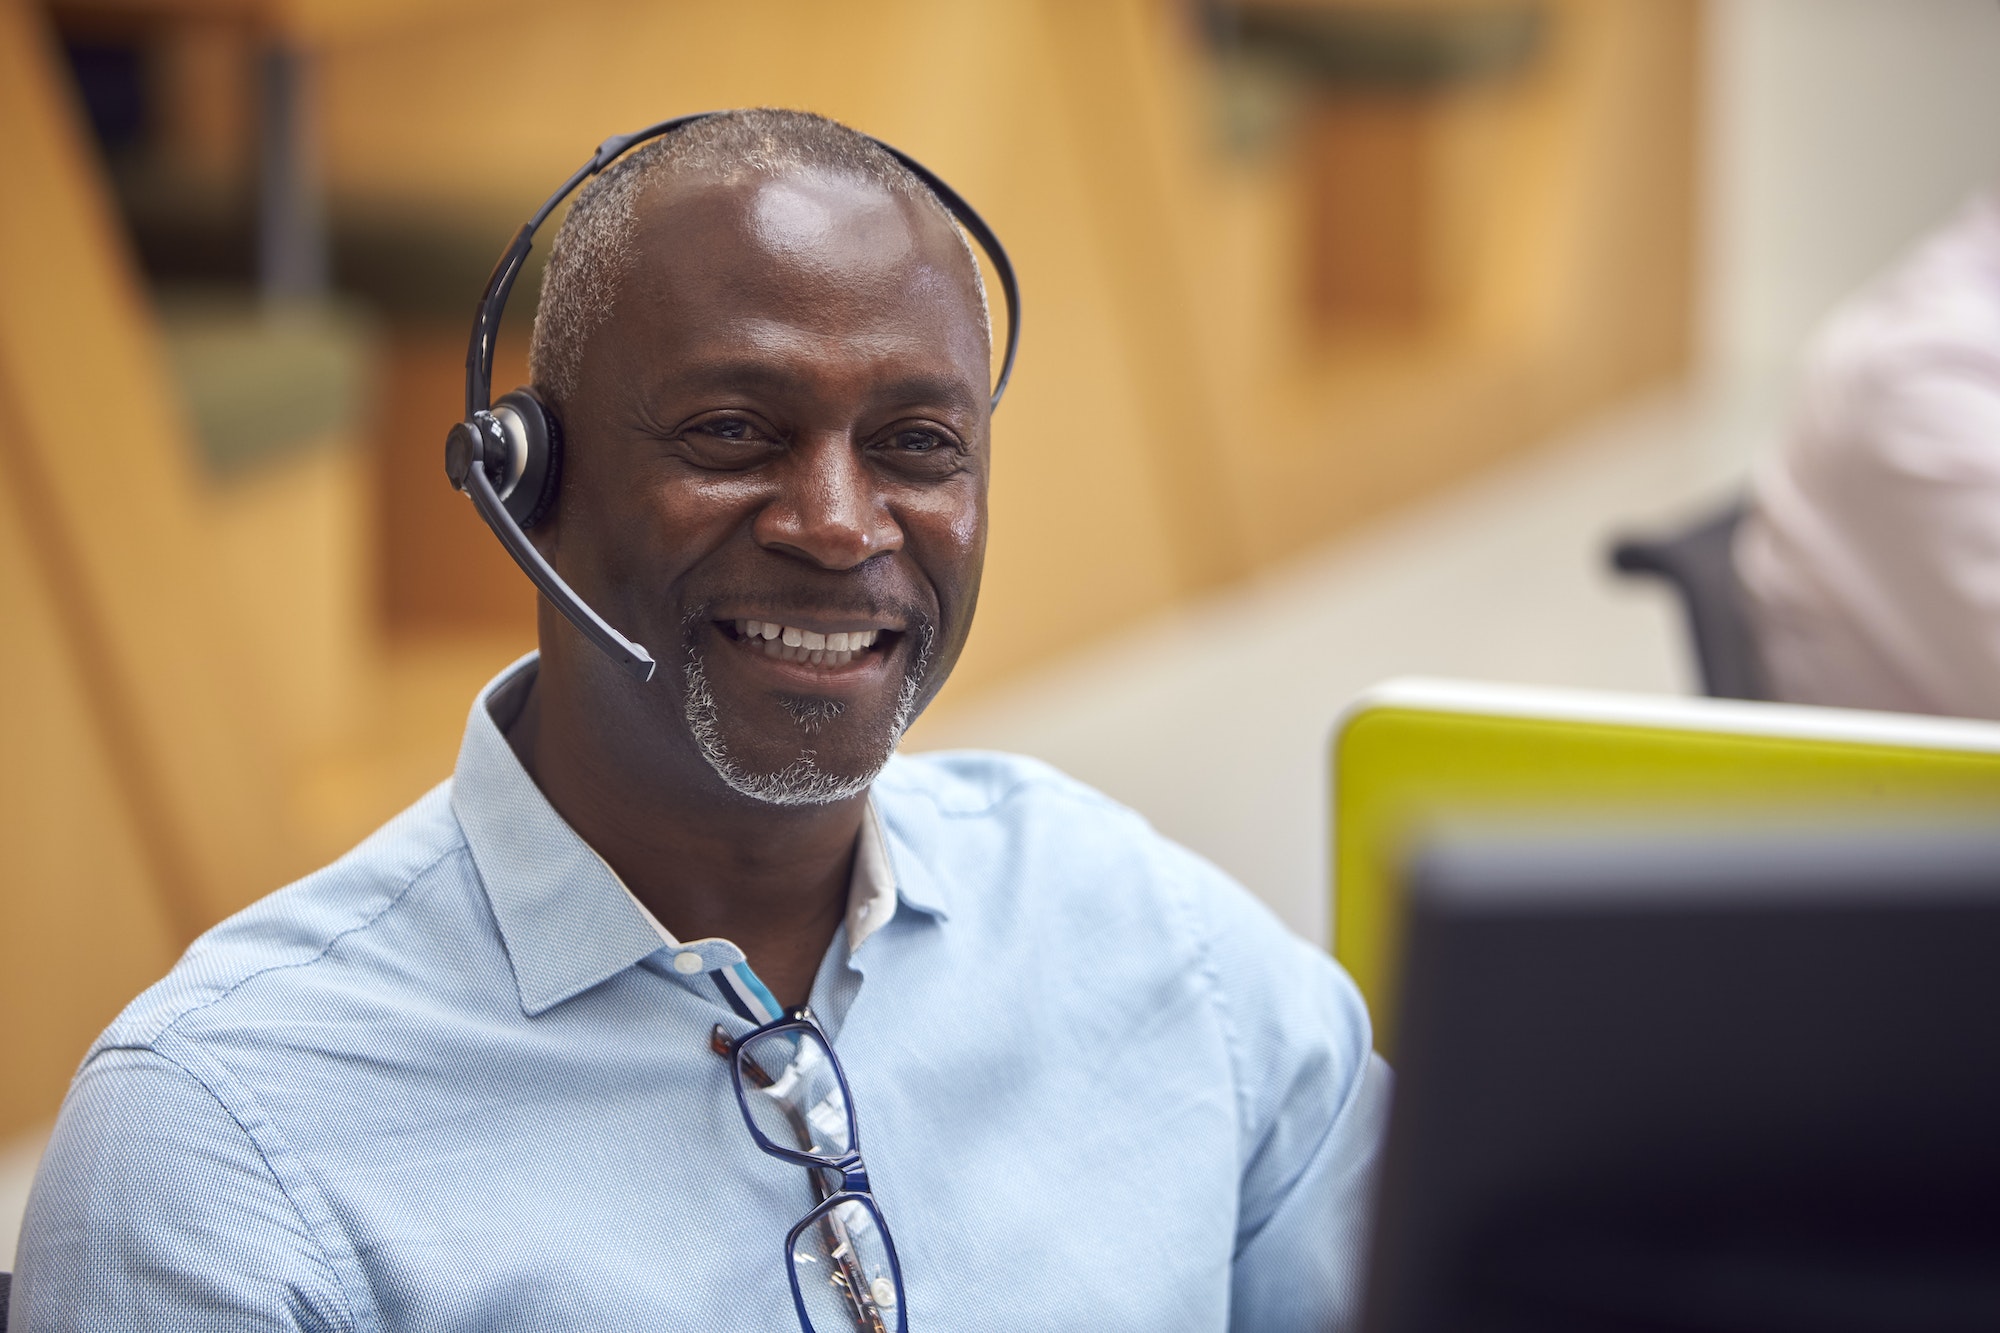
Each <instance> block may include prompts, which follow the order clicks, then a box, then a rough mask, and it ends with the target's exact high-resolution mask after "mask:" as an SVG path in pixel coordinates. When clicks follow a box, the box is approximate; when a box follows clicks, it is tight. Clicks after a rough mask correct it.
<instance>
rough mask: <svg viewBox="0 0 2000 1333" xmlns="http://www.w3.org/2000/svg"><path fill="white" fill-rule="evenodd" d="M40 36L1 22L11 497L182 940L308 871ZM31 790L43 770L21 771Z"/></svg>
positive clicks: (165, 386) (127, 277)
mask: <svg viewBox="0 0 2000 1333" xmlns="http://www.w3.org/2000/svg"><path fill="white" fill-rule="evenodd" d="M56 66H57V60H56V58H55V56H54V52H53V49H52V46H51V44H50V42H49V39H48V35H47V33H46V31H45V30H43V29H42V27H41V26H40V23H39V18H38V16H37V15H36V14H35V13H34V12H33V11H30V10H28V9H27V8H26V7H25V6H24V5H23V4H21V3H20V0H0V176H4V177H5V178H6V179H7V180H9V181H12V182H15V183H16V184H17V186H19V187H20V188H19V189H18V191H17V193H16V194H15V195H14V196H13V197H12V199H11V200H10V206H9V207H7V208H5V209H0V293H5V300H0V399H4V400H5V401H6V404H7V406H8V408H9V414H8V419H7V422H6V423H5V426H4V429H3V430H0V433H4V435H5V437H6V438H5V450H6V452H5V458H6V471H7V475H8V479H9V485H10V486H11V487H12V488H13V489H14V492H15V494H16V495H18V496H20V497H21V502H22V504H23V506H24V509H25V510H31V511H32V523H31V525H30V526H29V527H28V528H27V529H26V530H25V536H26V537H27V539H28V540H29V541H31V542H32V543H34V544H35V546H36V547H37V552H38V557H39V558H43V559H44V564H43V565H42V566H41V569H42V571H43V572H42V575H41V577H43V578H44V579H45V580H46V579H48V578H56V579H59V580H61V582H59V583H55V584H50V585H49V586H50V587H51V589H52V592H53V593H54V594H55V595H56V596H58V597H59V598H60V601H61V605H62V607H63V610H64V615H65V617H66V621H65V623H66V624H67V625H68V626H69V628H70V630H71V631H72V639H71V642H72V644H73V645H74V648H75V650H76V651H77V652H78V653H79V655H80V660H79V661H78V663H77V670H78V672H79V678H80V680H81V682H82V683H83V685H84V686H85V688H86V689H87V691H88V692H89V698H90V705H91V707H92V709H93V710H96V711H97V712H98V713H99V714H100V715H101V716H102V717H104V718H105V719H106V720H107V725H108V726H109V727H110V728H111V730H112V732H113V733H114V740H115V743H116V744H117V746H118V747H119V748H118V754H119V761H118V762H119V764H120V766H121V768H123V769H124V770H126V777H125V778H124V779H121V780H125V781H129V783H130V784H131V789H132V791H134V792H135V793H138V794H139V796H140V798H141V799H142V800H143V802H144V803H145V804H146V807H147V808H148V809H149V810H150V811H152V813H151V814H150V815H149V816H148V819H149V821H150V822H149V824H148V825H147V826H148V827H150V828H152V829H153V830H154V836H152V837H150V838H149V840H148V842H147V844H146V850H147V854H148V855H149V857H151V858H153V864H152V867H151V869H152V872H153V875H154V879H155V882H156V884H157V885H158V887H159V889H160V891H161V893H162V894H163V895H164V901H165V907H166V910H167V912H168V915H169V916H170V918H171V919H172V920H173V922H174V929H175V931H176V933H177V935H178V936H179V937H180V938H182V939H183V940H184V939H186V938H188V937H190V936H191V935H192V933H193V932H194V931H195V930H197V929H199V928H201V927H203V926H205V925H207V924H208V923H210V922H212V921H214V920H216V919H218V918H220V917H221V916H222V915H224V914H225V913H226V912H228V911H230V910H232V909H234V908H235V907H237V906H240V905H242V904H243V903H245V902H248V901H249V900H250V899H252V898H254V897H256V896H257V895H258V894H261V893H263V892H266V891H268V890H269V889H270V888H272V887H273V886H275V885H277V884H279V883H282V882H283V880H284V879H285V878H287V877H288V876H287V873H286V872H287V871H294V872H295V871H296V870H298V869H300V867H297V866H295V865H293V864H291V863H290V862H289V861H288V859H287V855H286V851H287V841H286V837H285V831H284V822H283V818H282V813H281V809H280V806H279V784H278V781H277V779H278V776H279V775H278V774H277V772H276V769H275V764H274V761H273V759H272V757H271V756H270V755H269V754H268V753H267V752H265V751H264V750H262V749H261V748H260V746H259V745H258V743H257V735H258V728H259V725H260V719H259V718H258V717H257V716H256V714H255V710H254V708H253V707H249V706H247V705H246V702H245V701H246V699H249V698H254V695H253V694H252V693H250V692H248V691H246V690H245V689H244V688H242V686H243V679H242V677H241V675H240V673H241V672H242V670H243V658H242V654H241V652H240V651H239V650H238V648H237V647H236V641H235V640H234V638H233V637H232V633H231V631H230V629H229V628H228V621H227V617H226V614H225V612H224V611H223V610H222V608H221V607H220V606H219V605H218V600H219V599H218V595H217V588H216V584H215V582H214V580H213V574H212V566H211V565H210V557H209V550H208V543H207V538H206V536H205V534H204V532H203V530H202V526H201V497H200V490H199V481H198V478H197V476H196V474H195V471H194V467H193V451H192V449H191V447H190V444H189V438H188V433H187V427H186V423H185V420H184V416H183V413H182V412H181V410H180V407H179V403H178V400H177V397H176V394H175V390H174V387H173V385H172V383H171V380H170V378H169V376H168V374H167V369H166V366H165V363H164V358H163V356H162V353H161V348H160V345H159V340H158V338H157V335H156V334H155V332H154V328H153V325H152V322H151V314H150V312H149V310H148V309H147V307H146V305H145V303H144V301H143V299H142V297H141V295H140V293H139V290H138V287H137V282H136V278H135V275H134V274H133V271H132V268H131V264H130V260H129V256H128V255H127V254H126V251H125V249H124V246H123V243H122V238H121V237H120V235H119V233H118V231H117V230H116V227H115V224H114V223H113V220H112V218H111V216H110V211H109V206H108V204H107V201H106V196H105V192H104V189H103V185H102V182H101V181H100V180H99V178H98V177H97V175H96V174H95V171H94V169H93V166H92V162H91V158H90V156H89V153H88V150H87V149H86V148H85V146H84V142H83V138H82V135H81V132H80V131H79V128H78V119H77V115H76V111H75V108H74V107H73V106H72V104H71V102H70V100H69V95H68V93H67V90H66V89H65V88H64V87H63V85H62V84H61V83H60V82H59V81H58V79H57V77H56V75H55V72H54V71H55V69H56ZM9 762H10V763H17V764H21V765H23V766H26V767H28V768H29V769H30V770H32V768H33V767H34V766H35V765H36V764H38V763H40V762H43V757H41V756H36V755H31V754H25V753H14V754H10V756H9Z"/></svg>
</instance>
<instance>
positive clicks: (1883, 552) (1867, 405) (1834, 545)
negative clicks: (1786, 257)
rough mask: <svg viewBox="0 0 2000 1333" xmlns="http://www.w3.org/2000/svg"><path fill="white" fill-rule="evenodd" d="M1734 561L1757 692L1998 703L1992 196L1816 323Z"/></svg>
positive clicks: (1999, 529)
mask: <svg viewBox="0 0 2000 1333" xmlns="http://www.w3.org/2000/svg"><path fill="white" fill-rule="evenodd" d="M1736 564H1737V572H1738V574H1739V575H1740V577H1741V580H1742V583H1743V586H1744V589H1745V592H1746V594H1747V599H1748V609H1749V612H1750V620H1751V624H1752V626H1753V629H1754V632H1755V634H1756V637H1757V641H1758V646H1759V649H1760V652H1761V656H1762V659H1763V668H1764V675H1765V682H1766V685H1767V687H1768V689H1769V691H1770V694H1771V697H1773V698H1776V699H1781V700H1785V701H1787V702H1791V703H1807V704H1830V705H1836V706H1841V707H1849V708H1879V709H1888V710H1891V711H1896V712H1908V713H1941V714H1949V715H1953V716H1959V717H1982V718H2000V192H1996V191H1991V190H1989V191H1988V192H1987V193H1985V194H1983V195H1981V196H1979V197H1978V198H1976V199H1975V200H1973V201H1972V202H1971V203H1970V204H1969V205H1968V206H1967V207H1966V208H1965V209H1964V210H1963V211H1962V212H1961V213H1960V214H1959V215H1958V216H1957V217H1956V218H1955V219H1954V220H1953V221H1952V222H1951V223H1950V224H1949V225H1947V226H1946V227H1944V228H1943V229H1942V230H1940V231H1938V232H1937V233H1935V234H1934V235H1932V236H1931V237H1929V238H1928V239H1926V240H1925V241H1924V242H1922V243H1921V244H1920V245H1919V246H1918V247H1917V248H1916V249H1915V250H1914V252H1913V253H1912V254H1910V255H1909V256H1908V257H1907V258H1906V259H1905V260H1904V261H1903V262H1902V263H1901V264H1900V265H1899V266H1898V267H1897V268H1895V269H1894V270H1893V271H1891V272H1890V273H1889V274H1887V275H1886V276H1885V277H1883V278H1882V279H1880V280H1879V281H1877V282H1876V283H1874V284H1873V285H1871V286H1870V287H1868V288H1866V289H1864V290H1863V291H1862V292H1860V293H1859V294H1857V295H1856V296H1854V297H1852V298H1850V299H1849V300H1848V301H1847V302H1846V303H1845V304H1844V305H1842V306H1841V307H1840V308H1839V309H1838V310H1837V311H1836V312H1835V313H1834V315H1833V316H1832V318H1831V319H1830V321H1829V322H1828V323H1827V324H1826V325H1825V326H1824V327H1823V329H1822V331H1821V332H1820V334H1819V335H1818V337H1817V338H1816V340H1815V341H1814V343H1813V345H1812V348H1811V350H1810V352H1809V353H1808V356H1807V360H1806V367H1805V373H1804V380H1803V385H1802V388H1801V391H1800V396H1799V400H1798V403H1797V405H1796V411H1795V415H1794V419H1793V422H1792V426H1791V430H1790V434H1789V435H1788V437H1787V438H1786V440H1785V441H1784V444H1783V446H1782V447H1781V449H1780V450H1779V451H1778V453H1777V454H1776V455H1775V456H1774V457H1773V458H1772V459H1770V460H1769V462H1768V463H1767V465H1766V466H1765V467H1764V468H1763V469H1762V471H1761V472H1760V473H1759V475H1758V477H1757V479H1756V483H1755V494H1754V500H1753V505H1752V508H1751V511H1750V513H1749V514H1748V516H1747V517H1746V519H1745V522H1744V525H1743V527H1742V529H1741V530H1740V531H1739V533H1738V535H1737V539H1736Z"/></svg>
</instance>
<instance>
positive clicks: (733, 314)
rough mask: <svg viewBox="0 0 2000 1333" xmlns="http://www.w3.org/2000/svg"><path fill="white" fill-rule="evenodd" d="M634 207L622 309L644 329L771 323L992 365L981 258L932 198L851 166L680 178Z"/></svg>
mask: <svg viewBox="0 0 2000 1333" xmlns="http://www.w3.org/2000/svg"><path fill="white" fill-rule="evenodd" d="M635 212H636V216H635V218H634V222H633V230H632V240H633V251H634V253H633V255H632V258H631V260H630V263H629V268H628V270H627V276H626V282H625V284H624V290H622V291H621V293H620V300H619V301H618V302H617V303H616V305H615V306H614V319H618V317H619V316H620V315H631V316H636V317H637V318H638V319H639V321H640V322H642V323H643V324H646V325H650V326H653V327H649V328H646V329H645V330H643V334H644V335H647V336H665V337H669V338H671V339H673V340H674V341H681V340H683V339H687V338H694V339H706V340H713V339H716V338H718V337H724V336H727V335H729V334H730V333H731V332H732V331H734V332H737V333H740V332H742V331H743V329H744V328H745V327H746V326H750V325H757V324H767V325H775V326H779V327H782V328H785V329H790V330H793V331H796V332H798V333H800V334H819V335H837V336H841V337H845V338H850V339H852V338H855V337H861V338H864V339H868V340H873V341H876V342H884V343H905V344H909V345H910V346H912V347H915V346H920V345H921V346H927V347H929V348H931V349H932V350H933V351H935V352H944V353H946V354H948V355H951V356H953V357H954V358H957V357H960V356H970V357H972V359H974V360H976V362H977V366H978V374H979V377H980V378H982V379H983V377H984V375H985V362H986V351H985V329H984V325H983V321H982V318H981V311H980V303H979V298H978V294H977V289H976V287H975V281H976V280H975V278H974V274H973V270H972V260H971V257H970V256H969V255H968V254H967V253H966V250H965V246H964V244H963V242H961V241H960V239H959V237H958V235H957V233H956V232H955V231H954V229H953V228H952V226H951V224H950V223H949V222H947V221H946V220H945V219H944V218H943V217H942V216H940V215H939V213H938V211H937V210H936V209H935V208H933V207H931V206H929V205H928V204H927V203H926V202H924V201H920V200H917V199H913V198H910V197H908V196H905V195H901V194H897V193H892V192H891V191H890V190H888V189H886V188H885V187H883V186H882V185H880V184H877V183H875V182H872V181H867V180H862V179H857V178H854V177H850V176H845V175H839V174H831V173H821V172H811V171H796V172H791V173H786V174H783V175H777V176H768V175H761V174H753V173H743V174H740V175H737V176H734V177H727V178H724V177H716V176H712V175H695V176H688V177H676V178H670V179H668V180H665V181H662V182H660V183H658V184H656V185H654V186H653V187H652V188H651V189H649V190H647V191H645V192H644V193H643V194H642V195H641V196H640V198H639V200H638V202H637V204H636V209H635ZM619 307H623V310H620V309H619ZM619 322H623V321H622V320H620V321H619ZM630 331H631V332H634V333H639V332H642V331H641V330H638V329H633V330H630Z"/></svg>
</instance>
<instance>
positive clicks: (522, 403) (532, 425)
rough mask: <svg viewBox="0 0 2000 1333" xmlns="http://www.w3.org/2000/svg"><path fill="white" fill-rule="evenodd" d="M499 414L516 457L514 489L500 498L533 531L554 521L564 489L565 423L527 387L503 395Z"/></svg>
mask: <svg viewBox="0 0 2000 1333" xmlns="http://www.w3.org/2000/svg"><path fill="white" fill-rule="evenodd" d="M493 415H494V417H495V419H497V420H498V421H499V422H500V428H501V429H502V430H504V431H505V432H506V434H507V443H508V444H509V445H510V446H511V447H512V449H513V453H514V458H513V460H512V462H511V464H510V466H509V467H508V469H507V471H508V474H509V477H510V478H511V482H512V484H511V486H506V485H503V486H502V487H501V488H500V489H501V496H500V498H501V501H502V502H503V503H504V504H505V505H506V506H507V512H508V513H509V514H511V515H513V516H514V521H515V522H516V523H519V524H520V525H521V528H522V530H523V531H527V530H530V529H532V528H533V527H534V526H535V524H537V523H539V522H541V521H542V520H543V519H544V518H546V517H547V516H548V512H549V510H550V509H552V508H554V507H555V502H556V492H557V490H559V489H560V488H561V486H562V461H563V432H562V419H561V418H560V417H558V416H557V415H556V413H555V410H554V409H553V408H552V407H550V406H549V404H548V401H547V400H546V399H544V398H543V397H542V396H541V394H539V393H537V392H536V391H535V390H534V389H533V388H529V387H525V386H524V387H522V388H519V389H516V390H514V391H513V392H512V393H507V394H502V395H501V397H500V401H499V402H497V403H495V404H493Z"/></svg>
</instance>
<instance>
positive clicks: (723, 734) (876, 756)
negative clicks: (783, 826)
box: [681, 625, 935, 806]
mask: <svg viewBox="0 0 2000 1333" xmlns="http://www.w3.org/2000/svg"><path fill="white" fill-rule="evenodd" d="M915 633H916V634H917V636H918V637H917V646H916V650H915V651H914V652H913V653H912V654H911V657H910V665H909V667H908V668H907V669H906V670H905V671H904V673H903V679H902V682H901V684H900V686H899V687H898V690H897V698H896V707H895V710H894V712H893V714H892V715H891V716H890V718H889V719H888V720H887V723H886V725H883V726H882V727H881V729H880V732H879V734H878V735H877V736H876V737H874V738H871V739H870V741H869V743H868V744H866V745H865V746H863V747H860V754H859V756H858V762H855V763H852V764H849V765H843V767H842V770H830V769H828V768H826V767H823V766H822V763H821V752H820V746H819V744H817V742H818V741H819V740H820V738H821V737H822V735H823V733H824V732H825V730H826V728H827V726H828V725H830V724H833V723H836V722H838V721H839V720H840V719H841V718H842V717H843V715H844V714H845V713H846V712H847V710H846V708H845V707H844V706H843V705H841V704H838V703H834V702H831V701H814V700H802V701H798V702H796V703H787V704H786V706H785V711H786V712H787V713H788V714H789V715H790V719H791V724H792V727H793V734H794V735H795V736H796V737H797V740H798V748H797V750H796V751H795V752H794V753H793V754H791V755H790V756H789V757H787V758H786V759H785V760H784V761H783V762H782V763H779V764H776V765H775V766H774V765H772V764H770V763H769V762H765V763H762V764H759V763H756V762H754V761H752V760H750V759H748V758H747V757H746V756H744V755H743V754H742V749H743V747H740V746H737V745H733V744H732V743H731V742H730V739H729V727H728V725H727V724H726V722H725V720H724V718H723V716H722V709H721V707H720V705H718V703H717V702H716V699H715V692H714V690H713V689H712V688H711V687H710V685H709V680H708V672H707V669H706V667H705V666H704V665H703V662H702V656H701V652H700V650H699V649H698V648H696V647H694V646H693V644H692V643H690V645H689V648H688V655H687V664H686V665H685V666H684V667H683V668H682V670H681V681H682V691H681V702H682V708H683V710H684V712H685V713H686V718H687V726H688V733H689V735H691V736H692V737H693V738H694V743H695V748H696V750H698V751H699V752H700V754H701V757H702V759H703V760H704V761H705V762H706V763H707V764H708V766H709V768H711V769H712V770H714V772H715V775H716V776H717V777H718V778H720V779H721V780H722V781H723V783H724V785H726V786H727V787H729V788H730V790H732V791H734V792H736V793H737V794H738V795H740V796H746V797H749V798H750V799H751V800H754V801H759V802H762V803H764V804H766V805H774V806H812V805H832V804H833V803H835V802H837V801H845V800H848V799H851V798H852V797H855V796H859V795H860V794H861V793H863V792H865V791H867V790H868V788H869V786H870V785H871V784H872V783H873V782H874V781H875V778H876V775H877V774H879V773H880V772H881V771H882V768H883V766H884V765H886V764H887V763H888V762H889V759H890V756H892V755H894V754H895V752H896V746H897V744H898V743H899V742H900V741H901V740H902V739H903V733H904V732H905V731H907V730H908V729H909V726H910V723H911V722H912V721H913V720H914V719H915V717H916V711H917V702H918V700H919V699H920V698H922V697H923V688H924V681H925V678H926V676H927V675H928V672H929V668H930V660H931V645H932V643H933V641H934V639H935V634H934V633H933V631H932V629H931V628H930V626H928V625H925V626H922V627H921V628H920V629H918V630H917V631H915Z"/></svg>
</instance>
